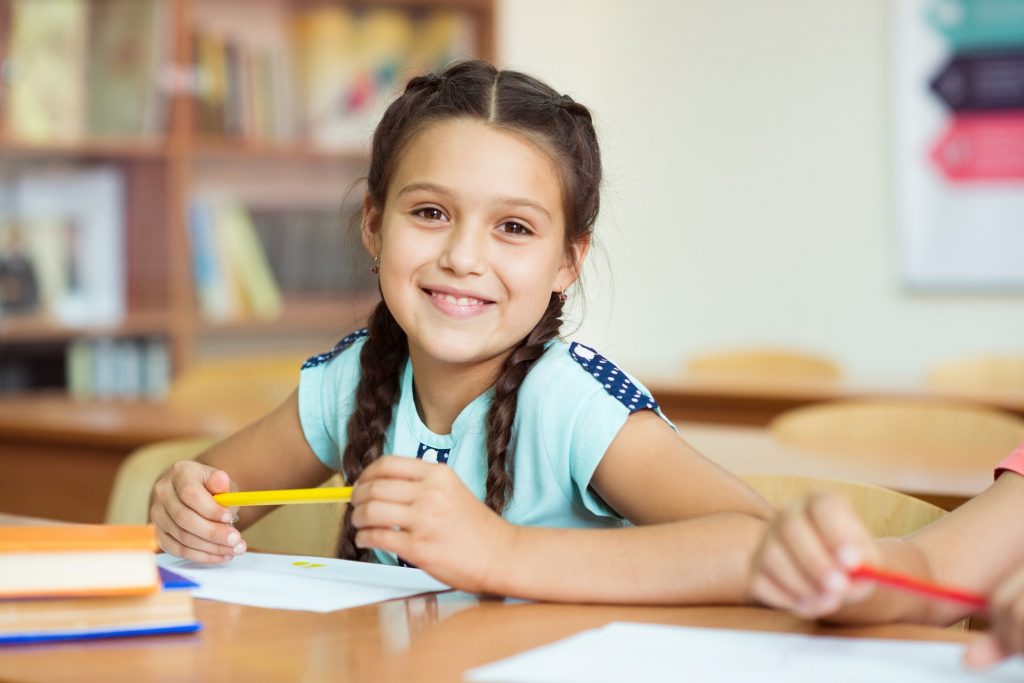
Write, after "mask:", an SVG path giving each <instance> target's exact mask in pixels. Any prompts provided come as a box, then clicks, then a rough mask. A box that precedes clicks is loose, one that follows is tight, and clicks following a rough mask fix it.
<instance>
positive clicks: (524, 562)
mask: <svg viewBox="0 0 1024 683" xmlns="http://www.w3.org/2000/svg"><path fill="white" fill-rule="evenodd" d="M591 486H592V487H593V488H594V489H595V490H596V491H597V492H598V493H599V495H600V496H601V497H602V498H603V499H604V500H605V501H606V502H607V503H608V504H609V505H611V506H612V507H613V508H614V509H615V510H616V511H618V512H619V513H620V514H622V515H623V516H625V517H626V518H627V519H629V520H631V521H632V522H634V523H636V524H639V525H641V526H638V527H636V528H626V529H594V530H582V529H547V528H540V527H522V526H513V525H511V524H509V523H507V522H505V521H504V520H503V519H502V518H501V517H499V516H498V515H496V514H494V513H493V512H491V511H490V510H489V509H488V508H487V507H486V506H484V505H483V503H481V502H480V501H478V500H477V499H476V498H475V497H474V496H473V495H472V493H470V491H469V490H468V489H466V487H465V486H464V485H463V484H462V483H461V481H459V480H458V478H457V477H456V475H455V474H454V473H453V472H452V471H451V470H450V469H449V468H447V467H445V466H437V465H431V464H426V463H423V462H420V461H416V460H412V459H409V458H384V459H382V460H380V461H378V462H376V463H374V464H373V465H371V466H370V467H369V468H367V470H366V471H365V472H364V473H363V476H362V477H360V479H359V481H358V482H357V483H356V487H355V491H354V492H353V498H352V503H353V505H354V506H355V510H354V515H353V521H354V523H355V524H356V526H357V528H359V530H360V531H359V533H358V535H357V537H356V542H357V543H358V544H359V545H361V546H364V547H376V548H381V549H384V550H387V551H390V552H394V553H397V554H398V555H400V556H401V557H402V558H403V559H405V560H408V561H409V562H412V563H413V564H415V565H417V566H419V567H421V568H423V569H425V570H426V571H428V572H430V573H431V574H433V575H434V576H436V577H437V578H439V579H440V580H442V581H445V582H446V583H448V584H450V585H452V586H455V587H457V588H461V589H463V590H469V591H474V592H485V593H497V594H501V595H509V596H517V597H526V598H532V599H539V600H557V601H573V602H586V601H594V602H621V603H630V602H631V603H671V602H675V603H682V602H703V603H711V602H738V601H741V600H743V599H744V597H745V595H746V580H747V573H748V569H749V562H750V558H751V555H752V553H753V550H754V548H755V547H756V545H757V541H758V539H759V538H760V537H761V535H762V532H763V528H764V521H763V520H765V519H767V518H768V516H769V515H770V513H771V508H770V507H769V505H768V504H767V503H766V502H765V501H764V500H763V499H762V498H761V497H760V496H758V494H757V493H755V492H754V491H753V490H752V489H750V488H749V487H747V486H746V485H745V484H743V483H742V482H741V481H739V480H738V479H736V478H735V477H733V476H732V475H730V474H728V473H727V472H725V471H724V470H722V469H720V468H719V467H717V466H716V465H714V464H712V463H711V462H709V461H707V460H706V459H704V458H703V457H702V456H700V455H699V454H698V453H697V452H696V451H694V450H693V449H691V448H690V447H689V446H687V445H686V444H685V443H684V442H683V440H682V439H680V438H679V436H678V435H677V434H675V433H674V432H673V431H672V429H671V428H670V427H669V426H668V425H667V424H665V423H664V421H662V420H661V418H659V417H658V416H657V415H655V414H654V413H652V412H650V411H640V412H637V413H634V414H633V415H631V416H630V417H629V418H628V419H627V420H626V423H625V425H624V426H623V427H622V429H621V430H619V433H618V434H617V436H616V437H615V439H614V441H613V442H612V444H611V446H610V447H609V448H608V450H607V452H606V453H605V455H604V457H603V458H602V460H601V464H600V465H599V466H598V468H597V470H596V472H595V473H594V475H593V478H592V480H591Z"/></svg>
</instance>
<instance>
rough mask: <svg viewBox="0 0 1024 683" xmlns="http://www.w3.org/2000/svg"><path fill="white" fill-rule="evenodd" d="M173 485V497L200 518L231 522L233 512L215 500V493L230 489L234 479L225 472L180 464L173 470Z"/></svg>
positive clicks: (190, 463) (193, 464)
mask: <svg viewBox="0 0 1024 683" xmlns="http://www.w3.org/2000/svg"><path fill="white" fill-rule="evenodd" d="M170 484H171V489H172V490H173V492H174V493H173V497H176V498H178V499H180V500H181V502H183V503H184V504H185V505H187V506H188V507H190V508H192V509H193V510H195V511H196V513H198V514H199V515H200V516H202V517H205V518H206V519H210V520H216V521H218V522H225V523H226V522H229V521H231V517H232V514H233V513H231V512H230V511H229V510H227V509H226V508H225V507H224V506H222V505H219V504H218V503H217V501H215V500H214V499H213V494H214V493H225V492H226V491H228V490H230V487H231V480H230V478H229V477H228V475H227V473H226V472H223V471H221V470H212V469H211V468H209V467H207V466H205V465H200V464H199V463H195V462H180V463H176V464H175V465H174V466H173V468H172V470H171V478H170Z"/></svg>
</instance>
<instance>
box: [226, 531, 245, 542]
mask: <svg viewBox="0 0 1024 683" xmlns="http://www.w3.org/2000/svg"><path fill="white" fill-rule="evenodd" d="M241 538H242V536H241V534H239V533H238V532H237V531H232V532H231V533H230V534H228V545H234V544H236V543H238V541H239V540H241Z"/></svg>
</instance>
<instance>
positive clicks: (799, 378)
mask: <svg viewBox="0 0 1024 683" xmlns="http://www.w3.org/2000/svg"><path fill="white" fill-rule="evenodd" d="M685 372H686V374H687V375H689V376H692V377H695V378H699V379H721V380H726V381H735V380H753V381H758V382H764V381H787V382H789V381H792V382H835V381H836V380H838V379H839V377H840V375H841V374H842V372H841V370H840V369H839V366H838V365H837V364H836V363H835V362H834V361H832V360H829V359H828V358H825V357H823V356H819V355H817V354H813V353H808V352H803V351H794V350H787V349H771V348H750V349H736V350H732V351H717V352H714V353H707V354H703V355H698V356H695V357H694V358H692V359H691V360H690V361H689V362H688V363H687V364H686V367H685Z"/></svg>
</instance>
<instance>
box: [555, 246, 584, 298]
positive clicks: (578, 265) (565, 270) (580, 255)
mask: <svg viewBox="0 0 1024 683" xmlns="http://www.w3.org/2000/svg"><path fill="white" fill-rule="evenodd" d="M569 249H570V251H569V252H567V253H566V255H565V260H564V261H563V262H562V267H561V268H559V269H558V277H556V278H555V291H556V292H563V291H565V290H566V289H569V287H570V286H571V285H572V284H573V283H574V282H576V280H578V279H579V277H580V273H581V272H582V271H583V262H584V261H585V260H586V258H587V253H588V252H589V251H590V235H587V236H586V237H584V238H583V239H581V240H576V241H575V242H573V244H572V246H571V247H569Z"/></svg>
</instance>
